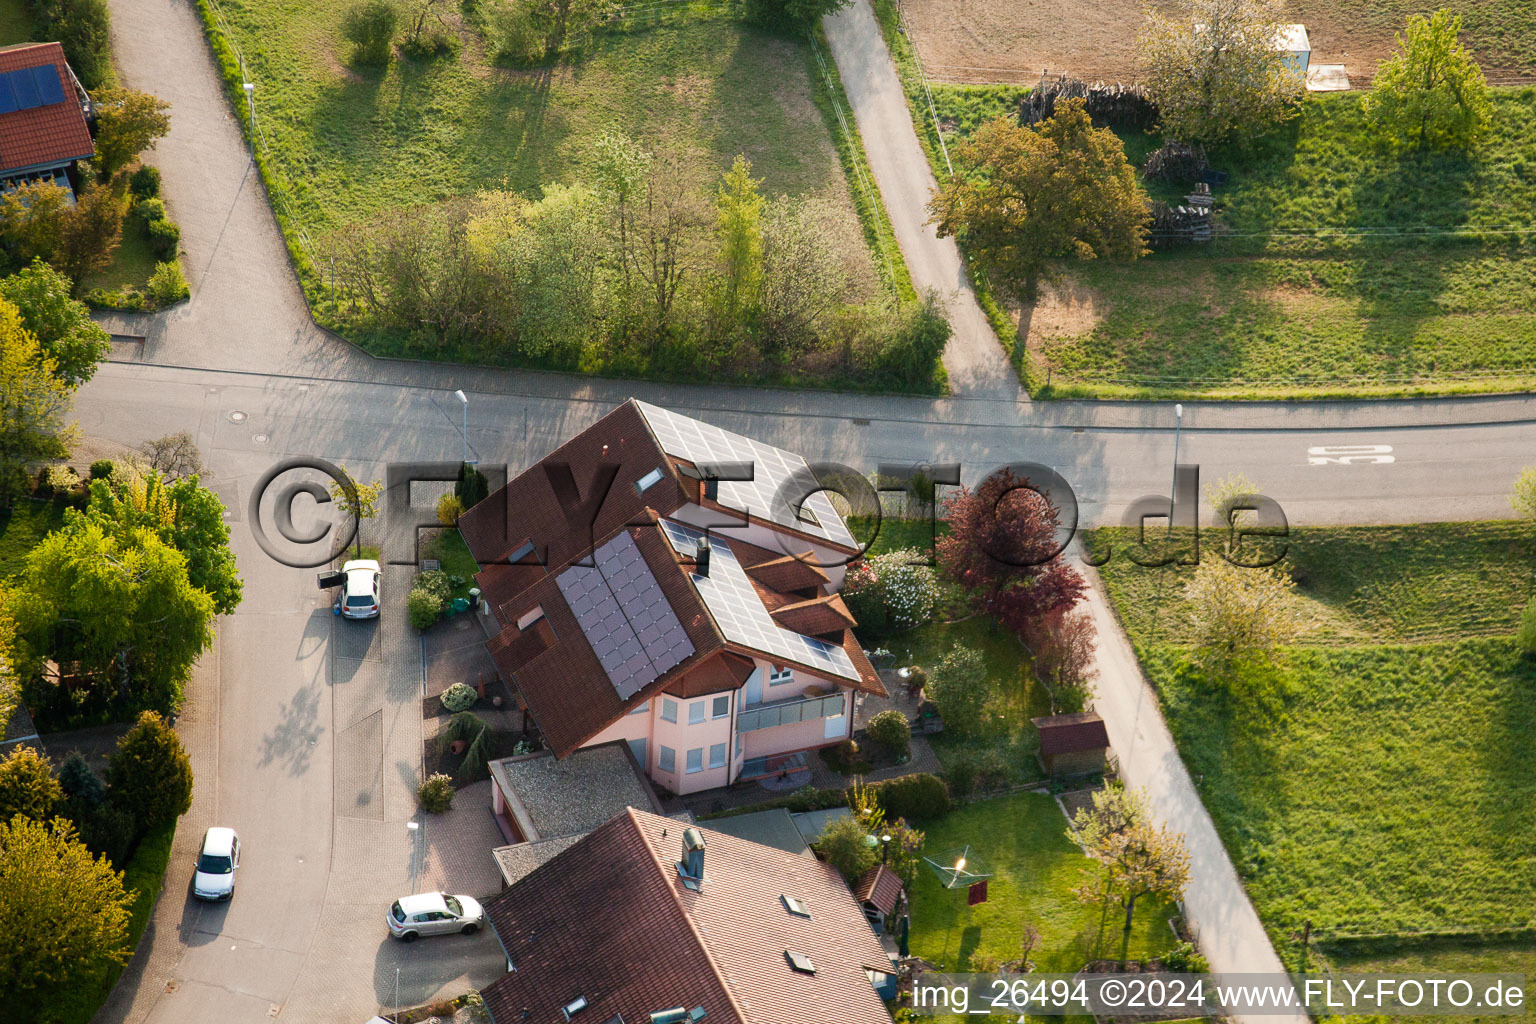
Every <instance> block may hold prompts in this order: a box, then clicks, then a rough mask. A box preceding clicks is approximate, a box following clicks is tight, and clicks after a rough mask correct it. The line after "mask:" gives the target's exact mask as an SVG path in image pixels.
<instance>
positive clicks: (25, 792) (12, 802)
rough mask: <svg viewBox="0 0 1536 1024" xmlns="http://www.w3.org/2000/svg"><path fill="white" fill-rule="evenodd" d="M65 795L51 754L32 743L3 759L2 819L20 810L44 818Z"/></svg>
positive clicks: (0, 774)
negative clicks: (50, 756) (50, 759)
mask: <svg viewBox="0 0 1536 1024" xmlns="http://www.w3.org/2000/svg"><path fill="white" fill-rule="evenodd" d="M63 796H64V791H63V790H62V789H61V788H60V787H59V782H58V780H57V779H55V778H54V777H53V766H52V765H51V764H49V763H48V758H46V757H44V756H43V755H41V754H39V753H38V752H37V751H36V750H35V749H33V748H32V747H16V748H15V749H13V750H12V751H11V753H10V755H9V756H7V757H5V758H4V759H0V821H10V820H11V818H13V817H14V816H16V815H18V814H24V815H26V816H27V817H29V818H36V819H37V820H38V821H42V820H43V819H45V818H47V817H48V814H49V812H50V811H52V810H53V806H54V804H56V803H58V802H59V800H61V799H62V798H63Z"/></svg>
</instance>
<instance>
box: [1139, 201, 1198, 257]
mask: <svg viewBox="0 0 1536 1024" xmlns="http://www.w3.org/2000/svg"><path fill="white" fill-rule="evenodd" d="M1205 198H1206V200H1207V201H1209V199H1210V192H1209V190H1207V191H1206V194H1205ZM1151 212H1152V225H1151V230H1150V231H1149V237H1148V239H1147V244H1148V245H1149V246H1151V247H1152V248H1153V249H1172V248H1174V247H1175V246H1180V245H1194V244H1199V243H1202V242H1209V241H1210V240H1211V207H1210V206H1169V205H1168V204H1167V203H1163V202H1155V203H1153V204H1152V210H1151Z"/></svg>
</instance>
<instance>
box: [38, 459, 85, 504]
mask: <svg viewBox="0 0 1536 1024" xmlns="http://www.w3.org/2000/svg"><path fill="white" fill-rule="evenodd" d="M39 477H40V479H39V480H38V489H39V490H41V491H42V492H43V496H44V497H46V496H48V495H51V494H68V493H69V492H70V491H72V490H74V489H75V485H76V484H78V483H79V482H80V477H79V476H78V475H77V474H76V473H75V471H74V469H73V468H72V467H70V466H45V467H44V468H43V471H42V473H41V474H39Z"/></svg>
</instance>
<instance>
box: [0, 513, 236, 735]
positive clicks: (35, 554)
mask: <svg viewBox="0 0 1536 1024" xmlns="http://www.w3.org/2000/svg"><path fill="white" fill-rule="evenodd" d="M10 608H11V613H12V614H13V615H14V617H15V620H16V653H17V660H18V662H19V663H20V664H19V668H20V669H21V671H22V677H23V678H24V679H28V678H30V679H32V680H33V681H32V682H30V683H28V684H26V685H29V686H35V687H41V686H47V685H49V684H48V683H46V682H45V681H40V680H38V679H37V676H38V674H39V673H40V671H41V667H42V664H43V663H44V662H45V661H46V660H48V659H52V660H54V661H56V662H58V663H59V664H60V665H65V666H71V667H72V672H73V674H75V675H78V676H80V677H82V678H84V679H87V680H90V681H91V685H90V686H89V687H88V688H87V691H86V694H87V696H95V697H96V698H98V699H101V700H110V701H111V702H113V703H115V704H117V705H118V706H120V707H121V706H127V707H139V708H142V707H152V708H159V709H161V710H164V711H167V712H169V711H172V710H174V709H175V708H176V707H177V706H178V705H179V704H180V702H181V694H182V688H183V686H184V685H185V683H186V680H187V677H188V675H189V674H190V673H191V671H192V666H193V665H194V664H195V663H196V661H197V659H198V657H199V656H200V655H201V654H202V653H203V651H205V650H207V649H208V647H209V646H210V645H211V644H212V643H213V627H212V622H213V615H214V599H213V597H211V596H210V595H209V594H208V592H207V591H205V590H201V589H199V588H197V587H194V586H193V585H192V584H191V583H190V582H189V580H188V577H187V559H186V556H184V555H183V554H182V553H181V552H180V551H178V550H176V548H175V547H173V546H172V545H170V544H169V543H167V542H165V541H163V540H161V539H160V537H159V536H157V534H156V533H155V532H154V531H152V530H150V529H148V528H144V527H136V528H133V529H131V530H118V529H117V528H116V527H115V526H112V525H109V524H104V523H103V522H102V521H101V520H99V519H93V518H90V517H88V516H73V517H70V518H69V520H68V521H66V523H65V525H64V526H63V527H62V528H60V529H58V530H55V531H54V532H53V533H50V534H49V535H48V536H47V537H45V538H43V540H42V542H41V543H39V544H38V545H37V546H36V547H35V548H33V549H32V551H31V552H29V553H28V555H27V560H26V569H25V571H24V572H23V574H22V577H21V582H20V583H18V584H17V586H16V589H15V591H14V593H13V594H12V597H11V600H10ZM39 695H40V696H42V694H39Z"/></svg>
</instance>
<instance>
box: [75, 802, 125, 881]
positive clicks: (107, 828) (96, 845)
mask: <svg viewBox="0 0 1536 1024" xmlns="http://www.w3.org/2000/svg"><path fill="white" fill-rule="evenodd" d="M58 813H59V814H60V815H61V816H62V817H65V818H68V819H69V820H70V821H72V822H74V824H75V831H77V832H79V833H80V841H81V842H82V843H84V844H85V846H86V849H88V850H90V851H91V852H92V853H94V854H96V855H98V856H101V857H105V858H107V860H108V861H110V862H111V864H112V866H113V867H115V868H117V869H118V870H122V869H123V868H125V867H126V866H127V864H128V861H129V859H130V858H131V857H132V856H133V851H134V848H135V847H136V846H138V843H139V823H138V820H137V819H135V818H134V816H133V814H132V813H131V812H130V811H128V810H127V809H125V808H122V807H114V806H113V805H111V804H101V805H100V806H94V805H92V804H90V803H88V802H87V801H85V800H84V799H82V798H80V797H71V798H70V799H68V800H66V801H64V804H63V805H62V806H61V807H60V808H59V810H58Z"/></svg>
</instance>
